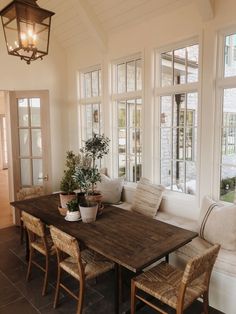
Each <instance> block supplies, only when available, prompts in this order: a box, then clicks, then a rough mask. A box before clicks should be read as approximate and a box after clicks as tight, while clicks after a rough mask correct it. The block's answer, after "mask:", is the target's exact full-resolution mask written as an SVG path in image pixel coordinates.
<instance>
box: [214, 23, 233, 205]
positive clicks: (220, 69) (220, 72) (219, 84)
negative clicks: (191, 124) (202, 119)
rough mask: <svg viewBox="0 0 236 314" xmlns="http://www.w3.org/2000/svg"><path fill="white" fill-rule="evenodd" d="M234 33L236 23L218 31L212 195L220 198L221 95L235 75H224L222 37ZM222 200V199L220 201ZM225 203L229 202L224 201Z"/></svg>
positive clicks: (229, 85) (230, 85) (231, 83)
mask: <svg viewBox="0 0 236 314" xmlns="http://www.w3.org/2000/svg"><path fill="white" fill-rule="evenodd" d="M235 33H236V25H235V26H230V27H228V28H224V29H221V30H219V31H218V34H217V36H218V45H217V72H216V82H215V85H216V93H215V96H216V98H215V99H216V110H215V117H214V125H215V128H214V134H215V136H214V150H213V151H214V158H213V169H214V171H213V182H214V184H213V197H214V199H216V200H219V199H220V179H221V170H220V166H221V157H222V156H221V150H222V147H221V145H222V138H221V136H222V119H223V97H224V89H228V88H236V75H235V76H231V77H224V38H225V36H227V35H231V34H235ZM221 202H222V201H221ZM226 204H229V203H227V202H226Z"/></svg>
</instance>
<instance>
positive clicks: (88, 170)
mask: <svg viewBox="0 0 236 314" xmlns="http://www.w3.org/2000/svg"><path fill="white" fill-rule="evenodd" d="M109 142H110V140H109V138H108V137H105V136H104V135H98V134H95V133H94V134H93V137H92V138H90V139H88V140H87V141H86V142H85V146H84V147H83V148H82V149H81V150H80V151H81V153H82V157H81V159H80V162H79V163H78V164H77V166H76V167H75V174H74V175H73V178H74V180H75V181H76V182H77V183H78V185H79V186H80V188H81V190H82V191H83V192H85V194H86V195H88V194H89V192H90V191H91V192H92V194H94V189H95V184H96V183H97V182H98V181H101V175H100V173H99V170H98V167H97V165H96V160H97V159H101V158H102V157H103V156H104V155H106V154H108V152H109Z"/></svg>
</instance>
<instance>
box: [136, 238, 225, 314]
mask: <svg viewBox="0 0 236 314" xmlns="http://www.w3.org/2000/svg"><path fill="white" fill-rule="evenodd" d="M219 249H220V246H219V245H218V244H216V245H214V246H212V247H211V248H209V249H208V250H206V251H205V253H204V254H202V255H200V256H196V257H195V258H193V259H191V260H190V261H189V262H188V263H187V265H186V267H185V270H184V271H181V270H179V269H177V268H175V267H173V266H171V265H169V264H167V263H166V262H161V263H160V264H159V265H157V266H155V267H153V268H152V269H150V270H148V271H147V272H144V273H142V274H141V275H139V276H137V277H136V278H134V279H132V283H131V314H134V313H135V308H136V300H137V299H139V300H141V301H142V302H144V303H146V304H147V305H149V306H150V307H152V308H153V309H155V310H157V311H159V312H160V313H167V312H165V311H164V310H163V309H162V308H161V307H160V306H157V305H156V304H155V305H154V304H153V303H152V302H150V300H147V297H146V294H148V295H151V296H152V297H154V298H156V299H158V300H159V301H161V302H162V303H164V304H167V305H168V306H169V307H171V308H173V309H175V310H176V313H177V314H181V313H183V311H184V310H185V309H186V308H187V307H188V306H189V305H191V304H192V303H193V302H194V300H196V299H198V298H199V297H202V298H203V308H204V313H205V314H207V313H208V290H209V282H210V276H211V272H212V268H213V265H214V263H215V260H216V257H217V254H218V252H219ZM140 290H141V291H142V292H143V291H144V292H145V293H144V296H143V295H142V296H141V295H140Z"/></svg>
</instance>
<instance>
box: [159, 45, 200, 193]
mask: <svg viewBox="0 0 236 314" xmlns="http://www.w3.org/2000/svg"><path fill="white" fill-rule="evenodd" d="M198 55H199V46H198V45H193V46H188V47H184V48H181V49H177V50H172V51H168V52H164V53H161V54H160V65H161V73H160V88H159V89H158V90H157V95H158V97H159V104H160V181H161V184H163V185H164V186H166V188H167V189H170V190H174V191H179V192H183V193H188V194H195V192H196V158H197V156H196V153H197V152H196V147H197V121H198V92H197V91H195V89H197V88H196V84H195V85H194V83H197V82H198V58H199V56H198ZM177 85H182V89H181V90H183V92H181V93H179V92H177V90H178V87H177ZM193 85H194V86H193ZM191 86H192V87H193V90H192V91H191ZM163 90H165V91H166V90H168V92H163ZM184 90H186V92H184ZM158 93H159V94H160V95H159V94H158Z"/></svg>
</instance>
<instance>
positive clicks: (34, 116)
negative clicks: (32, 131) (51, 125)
mask: <svg viewBox="0 0 236 314" xmlns="http://www.w3.org/2000/svg"><path fill="white" fill-rule="evenodd" d="M29 103H30V112H31V126H33V127H40V126H41V117H40V98H31V99H29Z"/></svg>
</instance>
